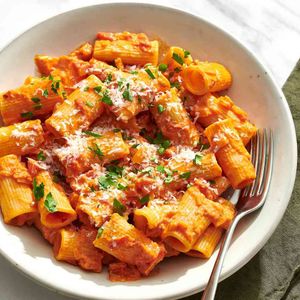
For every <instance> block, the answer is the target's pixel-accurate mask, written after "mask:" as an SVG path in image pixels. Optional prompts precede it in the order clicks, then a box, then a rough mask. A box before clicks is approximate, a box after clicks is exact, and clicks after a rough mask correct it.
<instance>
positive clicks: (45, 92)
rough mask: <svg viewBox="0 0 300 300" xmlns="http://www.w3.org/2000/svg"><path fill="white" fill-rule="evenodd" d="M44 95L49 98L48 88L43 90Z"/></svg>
mask: <svg viewBox="0 0 300 300" xmlns="http://www.w3.org/2000/svg"><path fill="white" fill-rule="evenodd" d="M42 95H43V96H44V97H45V98H47V97H48V96H49V92H48V90H47V89H45V90H43V93H42Z"/></svg>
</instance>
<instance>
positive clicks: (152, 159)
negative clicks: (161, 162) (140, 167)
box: [150, 156, 158, 164]
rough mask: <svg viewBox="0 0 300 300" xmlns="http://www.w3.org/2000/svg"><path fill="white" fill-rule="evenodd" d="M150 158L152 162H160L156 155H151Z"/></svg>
mask: <svg viewBox="0 0 300 300" xmlns="http://www.w3.org/2000/svg"><path fill="white" fill-rule="evenodd" d="M150 160H151V161H152V162H154V163H155V164H158V159H157V158H156V157H155V156H154V157H151V158H150Z"/></svg>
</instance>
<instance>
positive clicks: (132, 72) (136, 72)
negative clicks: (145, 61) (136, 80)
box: [130, 71, 138, 75]
mask: <svg viewBox="0 0 300 300" xmlns="http://www.w3.org/2000/svg"><path fill="white" fill-rule="evenodd" d="M130 74H133V75H137V74H138V71H130Z"/></svg>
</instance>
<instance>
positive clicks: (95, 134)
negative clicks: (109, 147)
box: [83, 130, 102, 138]
mask: <svg viewBox="0 0 300 300" xmlns="http://www.w3.org/2000/svg"><path fill="white" fill-rule="evenodd" d="M83 133H85V134H86V135H90V136H93V137H95V138H100V137H102V135H101V134H99V133H96V132H93V131H88V130H85V131H83Z"/></svg>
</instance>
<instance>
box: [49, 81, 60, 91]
mask: <svg viewBox="0 0 300 300" xmlns="http://www.w3.org/2000/svg"><path fill="white" fill-rule="evenodd" d="M59 85H60V80H53V81H52V83H51V90H52V91H53V92H54V93H55V94H58V89H59Z"/></svg>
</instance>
